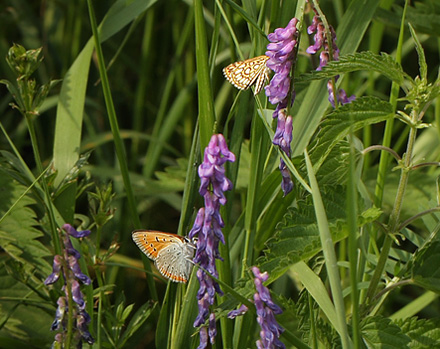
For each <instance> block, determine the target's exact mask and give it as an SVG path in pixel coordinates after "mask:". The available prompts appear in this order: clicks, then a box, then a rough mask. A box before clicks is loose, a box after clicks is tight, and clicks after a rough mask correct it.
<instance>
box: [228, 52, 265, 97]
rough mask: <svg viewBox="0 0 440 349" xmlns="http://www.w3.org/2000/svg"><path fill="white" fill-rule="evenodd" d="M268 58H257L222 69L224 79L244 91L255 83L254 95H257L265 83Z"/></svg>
mask: <svg viewBox="0 0 440 349" xmlns="http://www.w3.org/2000/svg"><path fill="white" fill-rule="evenodd" d="M268 59H269V57H268V56H265V55H263V56H258V57H254V58H249V59H247V60H245V61H240V62H235V63H232V64H229V65H228V66H227V67H226V68H224V69H223V74H224V76H225V78H226V79H227V80H228V81H229V82H230V83H231V84H232V85H234V86H235V87H236V88H238V89H240V90H246V89H248V88H249V87H250V86H252V85H253V84H254V82H255V81H257V84H256V87H255V92H254V94H258V93H259V92H260V91H261V88H262V87H263V84H264V82H265V81H266V79H267V77H268V74H267V67H266V62H267V60H268Z"/></svg>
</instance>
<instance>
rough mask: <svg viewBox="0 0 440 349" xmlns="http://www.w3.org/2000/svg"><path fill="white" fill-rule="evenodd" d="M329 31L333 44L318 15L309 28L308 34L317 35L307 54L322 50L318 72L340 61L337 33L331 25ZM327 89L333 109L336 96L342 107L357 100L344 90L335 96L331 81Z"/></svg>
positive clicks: (336, 78)
mask: <svg viewBox="0 0 440 349" xmlns="http://www.w3.org/2000/svg"><path fill="white" fill-rule="evenodd" d="M313 10H314V11H315V13H317V11H316V9H313ZM329 30H330V35H331V40H332V42H331V44H329V42H328V40H327V35H326V32H325V26H324V24H323V23H322V21H321V18H320V17H319V16H318V15H317V14H316V15H315V16H314V17H313V21H312V24H311V25H310V26H309V27H308V28H307V32H308V33H309V34H312V33H315V35H314V37H313V41H314V44H313V45H311V46H309V47H308V48H307V50H306V52H307V53H309V54H316V53H317V52H318V51H319V50H321V49H322V51H321V53H320V54H319V66H318V68H316V70H321V69H322V68H323V67H324V66H326V65H327V63H328V61H329V60H333V61H337V60H338V59H339V48H338V46H337V45H336V32H335V30H334V29H333V27H332V26H331V25H330V26H329ZM330 48H331V50H330ZM330 51H331V52H332V57H330ZM338 78H339V75H338V76H336V77H335V83H336V81H337V80H338ZM327 89H328V94H329V97H328V100H329V102H330V103H331V105H332V106H333V108H334V107H335V95H336V98H337V101H338V103H340V104H342V105H343V104H347V103H350V102H352V101H353V100H354V99H355V98H356V97H355V96H354V95H352V96H350V97H347V93H346V92H345V91H344V90H343V89H340V90H339V91H338V92H337V93H336V94H335V91H334V89H333V83H332V82H331V81H329V82H328V83H327Z"/></svg>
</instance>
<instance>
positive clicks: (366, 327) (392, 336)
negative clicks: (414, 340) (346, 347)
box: [361, 316, 410, 349]
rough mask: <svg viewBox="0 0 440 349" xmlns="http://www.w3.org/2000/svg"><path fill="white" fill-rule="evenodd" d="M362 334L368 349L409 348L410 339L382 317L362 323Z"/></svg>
mask: <svg viewBox="0 0 440 349" xmlns="http://www.w3.org/2000/svg"><path fill="white" fill-rule="evenodd" d="M361 333H362V337H363V340H364V343H365V345H366V346H367V348H375V349H380V348H387V349H392V348H396V349H401V348H408V344H409V342H410V338H409V337H408V336H406V335H405V334H404V333H403V332H402V330H401V329H400V328H399V327H398V326H397V325H395V324H393V323H392V322H391V320H390V319H387V318H383V317H380V316H374V317H367V318H365V319H363V320H362V321H361Z"/></svg>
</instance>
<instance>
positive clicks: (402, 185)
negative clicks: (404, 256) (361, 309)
mask: <svg viewBox="0 0 440 349" xmlns="http://www.w3.org/2000/svg"><path fill="white" fill-rule="evenodd" d="M413 114H415V113H413ZM416 117H417V115H413V120H417V118H416ZM416 136H417V128H416V127H415V126H412V127H411V129H410V132H409V139H408V146H407V150H406V155H405V158H404V166H403V168H402V171H401V176H400V181H399V186H398V188H397V193H396V199H395V200H394V206H393V210H392V212H391V215H390V219H389V222H388V227H389V233H388V235H387V236H386V238H385V241H384V244H383V247H382V250H381V252H380V257H379V260H378V262H377V265H376V268H375V270H374V274H373V277H372V279H371V281H370V286H369V287H368V291H367V301H369V300H371V299H373V296H374V294H375V293H376V290H377V286H378V284H379V281H380V278H381V276H382V273H383V271H384V269H385V264H386V261H387V259H388V254H389V252H390V249H391V245H392V242H393V239H392V235H393V234H395V233H396V232H397V229H398V225H399V224H398V223H399V217H400V211H401V208H402V203H403V198H404V196H405V190H406V187H407V184H408V178H409V171H410V167H411V158H412V153H413V150H414V143H415V141H416Z"/></svg>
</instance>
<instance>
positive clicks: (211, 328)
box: [208, 313, 217, 344]
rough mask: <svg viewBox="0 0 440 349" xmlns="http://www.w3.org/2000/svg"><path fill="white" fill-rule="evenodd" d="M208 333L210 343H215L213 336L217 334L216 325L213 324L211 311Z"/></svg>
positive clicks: (213, 319)
mask: <svg viewBox="0 0 440 349" xmlns="http://www.w3.org/2000/svg"><path fill="white" fill-rule="evenodd" d="M208 334H209V341H210V342H211V344H214V343H215V336H216V335H217V327H216V325H215V314H214V313H211V314H210V315H209V328H208Z"/></svg>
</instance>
